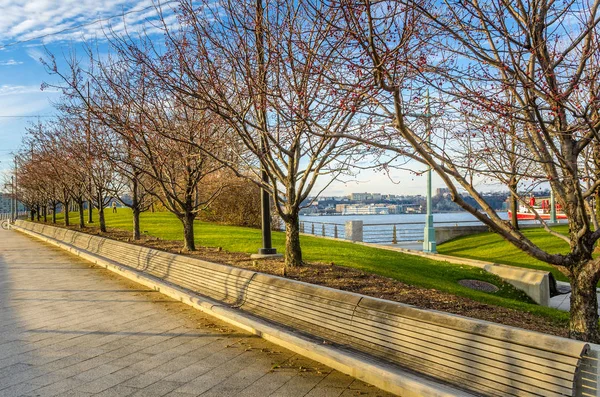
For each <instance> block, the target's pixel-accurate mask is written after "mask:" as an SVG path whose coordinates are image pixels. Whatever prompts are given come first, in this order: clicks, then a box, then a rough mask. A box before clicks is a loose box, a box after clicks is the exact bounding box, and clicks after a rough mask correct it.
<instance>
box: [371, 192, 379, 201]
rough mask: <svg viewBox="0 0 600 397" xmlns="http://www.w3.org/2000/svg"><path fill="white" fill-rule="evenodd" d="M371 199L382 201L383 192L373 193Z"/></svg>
mask: <svg viewBox="0 0 600 397" xmlns="http://www.w3.org/2000/svg"><path fill="white" fill-rule="evenodd" d="M371 200H373V201H381V193H373V194H372V195H371Z"/></svg>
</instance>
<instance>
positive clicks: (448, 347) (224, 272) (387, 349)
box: [17, 221, 588, 397]
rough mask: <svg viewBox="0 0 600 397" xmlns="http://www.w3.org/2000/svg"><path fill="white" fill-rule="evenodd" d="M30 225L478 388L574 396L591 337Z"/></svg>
mask: <svg viewBox="0 0 600 397" xmlns="http://www.w3.org/2000/svg"><path fill="white" fill-rule="evenodd" d="M17 225H18V226H19V227H21V228H23V229H26V230H30V231H33V232H35V233H39V234H40V235H43V236H47V237H51V238H54V239H57V240H60V241H62V242H66V243H68V244H70V245H72V246H73V247H76V248H77V249H81V250H86V251H87V252H90V253H93V254H95V255H98V256H100V257H103V258H106V259H109V260H111V261H114V262H117V263H120V264H122V265H125V266H128V267H131V268H133V269H136V270H138V271H141V272H144V273H147V274H150V275H152V276H155V277H158V278H161V279H163V280H165V281H168V282H170V283H173V284H176V285H179V286H181V287H183V288H186V289H189V290H191V291H193V292H195V293H198V294H201V295H205V296H208V297H210V298H213V299H216V300H219V301H221V302H225V303H227V304H228V305H229V306H230V307H236V308H239V309H241V310H242V311H245V312H248V313H251V314H253V315H255V316H258V317H260V318H263V319H267V320H269V321H272V322H275V323H277V324H281V325H284V326H287V327H291V328H293V329H294V330H297V331H299V332H301V333H303V334H306V335H310V336H312V337H316V338H319V339H323V340H325V341H327V342H328V343H333V344H337V345H343V346H344V348H350V349H354V350H356V351H358V352H361V353H367V354H369V355H371V356H374V357H377V358H379V359H383V360H386V361H387V362H391V363H394V364H396V365H398V366H400V367H402V368H406V369H409V370H411V371H414V372H416V373H419V374H422V375H424V376H426V377H430V378H434V379H437V380H441V381H443V382H447V383H449V384H452V385H454V386H456V387H458V388H461V389H463V390H468V391H469V392H470V393H471V394H476V395H482V396H493V397H505V396H515V397H516V396H518V397H560V396H575V388H576V381H577V377H578V371H579V367H580V364H581V360H582V356H583V355H585V353H586V351H587V349H588V345H587V344H586V343H583V342H579V341H575V340H570V339H565V338H560V337H555V336H551V335H546V334H542V333H537V332H532V331H527V330H522V329H518V328H513V327H508V326H503V325H499V324H495V323H490V322H485V321H480V320H474V319H470V318H466V317H462V316H456V315H451V314H447V313H442V312H436V311H432V310H423V309H418V308H415V307H412V306H409V305H404V304H400V303H396V302H390V301H385V300H380V299H375V298H371V297H367V296H363V295H359V294H354V293H350V292H345V291H339V290H335V289H331V288H326V287H321V286H316V285H312V284H307V283H303V282H299V281H294V280H289V279H284V278H281V277H276V276H271V275H266V274H261V273H257V272H252V271H246V270H241V269H237V268H233V267H230V266H225V265H219V264H214V263H209V262H206V261H202V260H198V259H194V258H189V257H185V256H181V255H174V254H170V253H166V252H161V251H158V250H153V249H149V248H145V247H140V246H137V245H133V244H128V243H123V242H118V241H114V240H109V239H105V238H102V237H98V236H91V235H87V234H83V233H79V232H75V231H71V230H66V229H63V228H56V227H52V226H48V225H42V224H35V223H30V222H23V221H19V222H17Z"/></svg>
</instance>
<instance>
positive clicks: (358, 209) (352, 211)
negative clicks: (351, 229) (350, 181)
mask: <svg viewBox="0 0 600 397" xmlns="http://www.w3.org/2000/svg"><path fill="white" fill-rule="evenodd" d="M389 213H390V210H389V209H388V208H387V207H385V206H379V205H347V206H346V207H345V208H344V211H343V212H342V215H389Z"/></svg>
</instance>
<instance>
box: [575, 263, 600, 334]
mask: <svg viewBox="0 0 600 397" xmlns="http://www.w3.org/2000/svg"><path fill="white" fill-rule="evenodd" d="M597 266H598V263H596V261H594V260H590V261H589V262H588V263H586V264H584V265H581V266H579V267H578V272H577V273H575V272H574V275H573V276H572V277H570V279H571V317H570V321H569V337H570V338H572V339H579V340H583V341H586V342H592V343H600V333H599V331H598V298H597V292H596V285H597V284H598V278H599V276H600V273H598V272H597V271H595V268H596V267H597Z"/></svg>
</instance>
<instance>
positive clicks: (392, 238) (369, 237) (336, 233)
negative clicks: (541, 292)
mask: <svg viewBox="0 0 600 397" xmlns="http://www.w3.org/2000/svg"><path fill="white" fill-rule="evenodd" d="M434 225H435V226H469V225H483V224H482V223H481V222H480V221H478V220H464V221H462V220H461V221H440V222H434ZM424 228H425V222H424V221H423V222H394V223H363V229H362V241H364V242H366V243H377V244H398V243H400V242H416V241H423V238H424ZM300 232H301V233H306V234H312V235H314V236H320V237H334V238H341V239H345V238H346V236H345V224H340V223H331V222H313V221H301V222H300Z"/></svg>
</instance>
